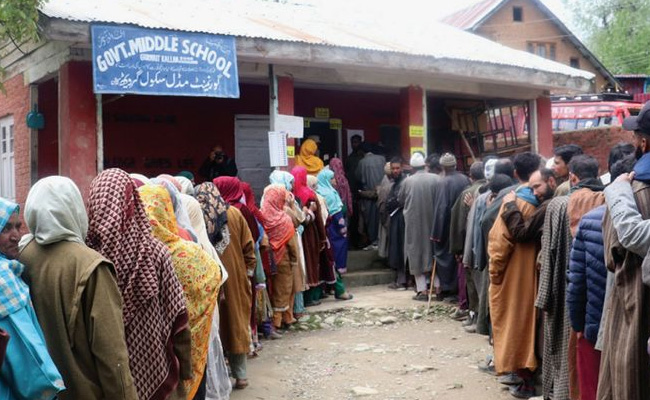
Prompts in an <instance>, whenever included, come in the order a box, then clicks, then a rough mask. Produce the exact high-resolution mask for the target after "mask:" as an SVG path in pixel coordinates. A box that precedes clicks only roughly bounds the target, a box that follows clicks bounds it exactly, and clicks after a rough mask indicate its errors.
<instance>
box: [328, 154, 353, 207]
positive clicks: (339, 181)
mask: <svg viewBox="0 0 650 400" xmlns="http://www.w3.org/2000/svg"><path fill="white" fill-rule="evenodd" d="M329 167H330V169H331V170H332V172H334V179H336V184H335V185H334V188H335V189H336V191H337V192H338V193H339V196H341V201H342V202H343V215H344V216H345V217H346V218H349V217H350V216H351V215H352V212H353V205H352V192H351V191H350V183H349V182H348V178H346V177H345V167H344V166H343V161H341V159H340V158H336V157H335V158H332V159H331V160H330V163H329Z"/></svg>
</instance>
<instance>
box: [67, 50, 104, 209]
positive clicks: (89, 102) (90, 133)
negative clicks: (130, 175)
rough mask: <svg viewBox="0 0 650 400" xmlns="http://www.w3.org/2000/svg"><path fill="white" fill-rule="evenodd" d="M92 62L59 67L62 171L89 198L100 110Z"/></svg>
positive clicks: (95, 172)
mask: <svg viewBox="0 0 650 400" xmlns="http://www.w3.org/2000/svg"><path fill="white" fill-rule="evenodd" d="M95 101H96V100H95V95H94V94H93V78H92V68H91V65H90V63H85V62H75V61H71V62H68V63H66V64H63V65H62V66H61V68H60V70H59V174H60V175H64V176H67V177H69V178H71V179H72V180H73V181H74V182H75V183H76V184H77V185H78V186H79V190H81V194H82V195H83V196H84V198H86V197H87V195H88V191H89V189H90V183H91V181H92V180H93V178H94V177H95V176H96V175H97V109H96V103H95Z"/></svg>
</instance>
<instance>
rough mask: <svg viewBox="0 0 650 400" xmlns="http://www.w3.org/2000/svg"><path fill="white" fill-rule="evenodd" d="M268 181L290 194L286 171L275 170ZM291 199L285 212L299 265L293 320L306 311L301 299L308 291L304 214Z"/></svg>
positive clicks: (291, 187) (290, 187)
mask: <svg viewBox="0 0 650 400" xmlns="http://www.w3.org/2000/svg"><path fill="white" fill-rule="evenodd" d="M269 181H270V183H271V184H272V185H274V184H275V185H282V186H284V188H285V189H287V191H288V192H289V193H292V191H293V182H294V177H293V175H291V174H290V173H289V172H287V171H280V170H275V171H273V172H271V175H270V176H269ZM291 197H292V201H290V202H289V204H288V206H287V207H286V208H285V211H286V212H287V213H288V214H289V217H291V221H292V222H293V225H294V228H295V231H296V234H295V237H296V243H297V245H298V257H299V259H298V261H299V263H300V264H299V267H300V268H297V269H296V270H294V273H295V280H296V288H297V289H296V295H295V296H294V303H293V314H294V317H295V318H300V317H301V316H302V315H303V314H304V313H305V312H306V311H307V310H306V309H305V300H304V298H303V291H304V290H306V289H308V286H307V281H306V271H305V249H304V246H303V241H302V234H303V232H304V231H305V228H304V227H303V226H302V224H303V223H304V222H305V213H304V212H303V211H302V208H301V207H300V204H299V203H298V200H296V198H295V196H293V195H292V196H291Z"/></svg>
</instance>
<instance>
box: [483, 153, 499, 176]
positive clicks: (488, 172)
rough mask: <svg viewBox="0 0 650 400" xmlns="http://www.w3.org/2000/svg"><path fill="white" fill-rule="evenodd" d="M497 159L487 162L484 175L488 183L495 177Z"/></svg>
mask: <svg viewBox="0 0 650 400" xmlns="http://www.w3.org/2000/svg"><path fill="white" fill-rule="evenodd" d="M497 161H499V160H497V159H496V158H491V159H489V160H487V161H486V162H485V165H484V166H483V168H484V170H483V173H484V174H485V179H487V180H488V181H491V180H492V177H494V166H495V165H496V164H497Z"/></svg>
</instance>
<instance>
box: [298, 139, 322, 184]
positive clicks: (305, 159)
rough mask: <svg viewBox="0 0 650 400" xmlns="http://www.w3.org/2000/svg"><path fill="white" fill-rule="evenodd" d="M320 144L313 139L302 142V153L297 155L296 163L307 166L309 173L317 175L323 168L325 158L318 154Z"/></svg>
mask: <svg viewBox="0 0 650 400" xmlns="http://www.w3.org/2000/svg"><path fill="white" fill-rule="evenodd" d="M316 151H318V144H316V142H315V141H313V140H311V139H307V140H305V141H304V142H302V145H301V146H300V155H298V157H296V165H298V166H301V167H305V169H306V170H307V172H308V173H310V174H312V175H316V174H317V173H319V172H320V170H321V169H323V160H321V159H320V158H319V157H318V156H317V155H316Z"/></svg>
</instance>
